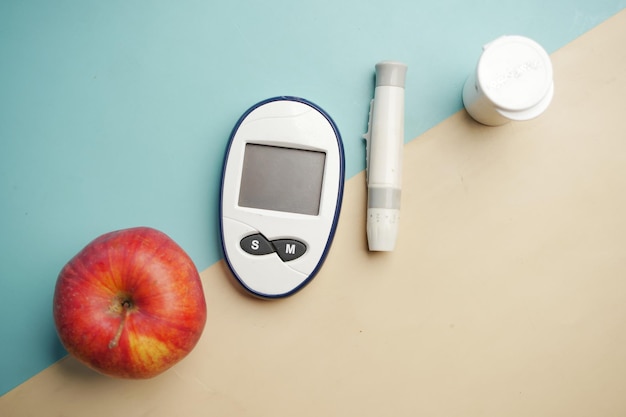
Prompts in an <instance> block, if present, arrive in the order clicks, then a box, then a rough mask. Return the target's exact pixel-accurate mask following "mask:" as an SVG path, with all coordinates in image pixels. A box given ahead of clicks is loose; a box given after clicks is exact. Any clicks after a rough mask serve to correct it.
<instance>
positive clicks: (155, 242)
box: [53, 227, 206, 378]
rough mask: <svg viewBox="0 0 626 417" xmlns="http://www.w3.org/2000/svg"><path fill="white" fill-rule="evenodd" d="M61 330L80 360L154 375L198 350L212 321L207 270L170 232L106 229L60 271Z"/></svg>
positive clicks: (119, 372) (56, 310) (112, 370)
mask: <svg viewBox="0 0 626 417" xmlns="http://www.w3.org/2000/svg"><path fill="white" fill-rule="evenodd" d="M53 314H54V322H55V326H56V330H57V333H58V335H59V338H60V339H61V342H62V343H63V346H64V347H65V349H66V350H67V351H68V352H69V353H70V354H71V355H72V356H74V357H75V358H77V359H78V360H79V361H80V362H83V363H84V364H86V365H87V366H89V367H91V368H93V369H95V370H96V371H99V372H101V373H103V374H106V375H110V376H114V377H120V378H151V377H154V376H156V375H158V374H160V373H162V372H163V371H165V370H166V369H168V368H170V367H171V366H173V365H174V364H175V363H177V362H178V361H180V360H181V359H183V358H184V357H185V356H187V354H188V353H189V352H190V351H191V350H192V349H193V348H194V346H195V345H196V343H197V342H198V340H199V339H200V336H201V334H202V331H203V330H204V324H205V322H206V302H205V298H204V292H203V289H202V283H201V281H200V275H199V274H198V270H197V269H196V267H195V265H194V263H193V261H192V260H191V258H190V257H189V256H188V255H187V253H185V251H184V250H183V249H182V248H181V247H180V246H178V244H176V242H174V241H173V240H172V239H171V238H170V237H169V236H167V235H166V234H164V233H163V232H160V231H158V230H155V229H152V228H149V227H137V228H131V229H124V230H118V231H114V232H110V233H106V234H104V235H102V236H100V237H98V238H96V239H95V240H93V241H92V242H91V243H89V244H88V245H87V246H85V248H83V249H82V250H81V251H80V252H79V253H78V254H76V255H75V256H74V257H73V258H72V259H71V260H70V261H69V262H68V263H67V264H66V265H65V266H64V267H63V269H62V270H61V272H60V273H59V276H58V279H57V282H56V287H55V291H54V299H53Z"/></svg>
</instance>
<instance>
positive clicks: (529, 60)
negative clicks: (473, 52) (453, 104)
mask: <svg viewBox="0 0 626 417" xmlns="http://www.w3.org/2000/svg"><path fill="white" fill-rule="evenodd" d="M553 95H554V82H553V78H552V63H551V61H550V56H549V55H548V53H547V52H546V51H545V50H544V49H543V48H542V47H541V45H539V44H538V43H537V42H535V41H533V40H532V39H529V38H526V37H523V36H502V37H500V38H497V39H495V40H494V41H492V42H490V43H488V44H487V45H485V46H484V47H483V52H482V54H481V56H480V58H479V60H478V64H477V66H476V70H475V71H474V73H472V74H471V75H470V76H469V77H468V79H467V81H466V82H465V85H464V87H463V104H464V106H465V109H466V110H467V112H468V113H469V114H470V116H472V118H474V119H475V120H476V121H478V122H480V123H482V124H485V125H490V126H497V125H502V124H505V123H507V122H508V121H510V120H530V119H533V118H535V117H537V116H539V115H540V114H541V113H543V111H544V110H545V109H546V108H548V106H549V104H550V102H551V101H552V96H553Z"/></svg>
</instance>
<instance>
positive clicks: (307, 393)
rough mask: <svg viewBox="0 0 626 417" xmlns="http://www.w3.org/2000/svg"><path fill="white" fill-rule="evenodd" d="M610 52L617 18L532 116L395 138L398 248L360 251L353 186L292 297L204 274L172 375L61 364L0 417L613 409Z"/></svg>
mask: <svg viewBox="0 0 626 417" xmlns="http://www.w3.org/2000/svg"><path fill="white" fill-rule="evenodd" d="M625 44H626V12H621V13H620V14H618V15H616V16H615V17H613V18H612V19H610V20H609V21H607V22H605V23H603V24H602V25H600V26H599V27H597V28H596V29H594V30H592V31H590V32H589V33H587V34H586V35H585V36H583V37H582V38H579V39H577V40H576V41H574V42H573V43H571V44H569V45H567V46H566V47H565V48H563V49H561V50H559V51H558V52H556V53H555V54H553V55H552V58H553V64H554V69H555V82H556V95H555V98H554V101H553V103H552V105H551V107H550V108H549V109H548V111H547V112H546V113H545V114H544V115H542V116H541V117H540V118H538V119H536V120H533V121H529V122H524V123H511V124H508V125H505V126H502V127H497V128H493V127H484V126H480V125H478V124H477V123H475V122H474V121H472V120H471V119H470V118H469V117H468V116H467V115H466V114H465V113H464V112H460V113H458V114H456V115H454V116H453V117H451V118H450V119H448V120H446V121H445V122H444V123H442V124H441V125H439V126H437V127H435V128H434V129H432V130H430V131H429V132H427V133H426V134H424V135H422V136H421V137H418V138H416V139H415V140H413V141H411V142H410V143H409V144H408V145H407V146H406V150H405V168H404V191H403V208H402V210H403V211H402V213H403V214H402V216H403V218H402V221H401V224H402V229H401V235H400V239H399V242H398V247H397V249H396V251H395V252H393V253H377V254H373V253H369V252H368V251H367V249H366V239H365V232H364V223H365V197H366V196H365V184H364V175H363V174H360V175H357V176H356V177H354V178H353V179H351V180H350V181H348V182H347V184H346V191H345V196H344V207H343V211H342V213H341V219H340V222H339V229H338V231H337V235H336V238H335V242H334V244H333V248H332V251H331V252H330V255H329V257H328V259H327V262H326V264H325V265H324V267H323V268H322V270H321V272H320V274H319V275H318V276H317V277H316V278H315V279H314V280H313V282H312V283H311V284H310V285H309V286H308V287H307V288H305V289H304V290H303V291H302V292H300V293H298V294H296V295H295V296H293V297H291V298H288V299H285V300H280V301H272V302H265V301H260V300H256V299H253V298H250V297H248V296H246V295H244V294H242V293H241V292H239V291H238V289H237V287H236V286H235V285H234V284H233V283H232V282H231V281H230V279H229V274H228V272H227V270H226V268H225V265H224V264H223V263H222V262H220V263H218V264H216V265H214V266H213V267H211V268H209V269H207V270H205V271H203V273H202V278H203V282H204V286H205V290H206V295H207V299H208V300H207V301H208V305H209V306H208V309H209V319H208V322H207V327H206V330H205V332H204V335H203V338H202V340H201V341H200V343H199V345H198V346H197V348H196V349H195V350H194V351H193V352H192V353H191V354H190V356H189V357H188V358H187V359H185V360H184V361H183V362H181V363H180V364H179V365H177V366H176V367H175V368H173V369H172V370H170V371H168V372H166V373H165V374H163V375H161V376H159V377H157V378H155V379H152V380H148V381H126V380H115V379H111V378H108V377H104V376H101V375H99V374H96V373H94V372H92V371H90V370H88V369H86V368H85V367H83V366H82V365H80V364H78V363H76V362H75V361H74V360H73V359H71V358H66V359H63V360H62V361H60V362H59V363H57V364H55V365H53V366H51V367H50V368H48V369H47V370H45V371H44V372H42V373H40V374H39V375H37V376H35V377H33V378H32V379H31V380H29V381H27V382H26V383H24V384H22V385H21V386H19V387H17V388H16V389H14V390H13V391H10V392H9V393H7V394H5V395H4V396H3V397H1V398H0V416H7V417H8V416H31V415H32V416H42V415H45V416H57V415H58V416H86V415H123V416H173V415H180V416H183V415H184V416H200V415H202V416H207V415H211V416H217V415H219V416H321V415H334V416H417V415H424V416H499V417H501V416H533V417H538V416H551V417H555V416H567V417H574V416H624V415H626V104H624V103H625V101H626V47H625V46H624V45H625ZM459 93H460V92H459Z"/></svg>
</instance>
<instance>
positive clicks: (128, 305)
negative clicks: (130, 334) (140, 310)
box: [109, 300, 132, 349]
mask: <svg viewBox="0 0 626 417" xmlns="http://www.w3.org/2000/svg"><path fill="white" fill-rule="evenodd" d="M121 304H122V318H121V320H120V325H119V327H118V328H117V332H115V336H113V339H112V340H111V341H110V342H109V349H113V348H114V347H116V346H117V344H118V343H119V341H120V338H121V337H122V331H123V330H124V325H125V324H126V317H127V316H128V310H129V309H130V308H131V307H132V304H131V303H130V301H128V300H124V301H122V303H121Z"/></svg>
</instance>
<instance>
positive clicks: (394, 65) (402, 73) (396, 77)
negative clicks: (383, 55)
mask: <svg viewBox="0 0 626 417" xmlns="http://www.w3.org/2000/svg"><path fill="white" fill-rule="evenodd" d="M406 70H407V65H406V64H403V63H402V62H397V61H382V62H379V63H378V64H376V87H382V86H389V87H400V88H404V83H405V80H406Z"/></svg>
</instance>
